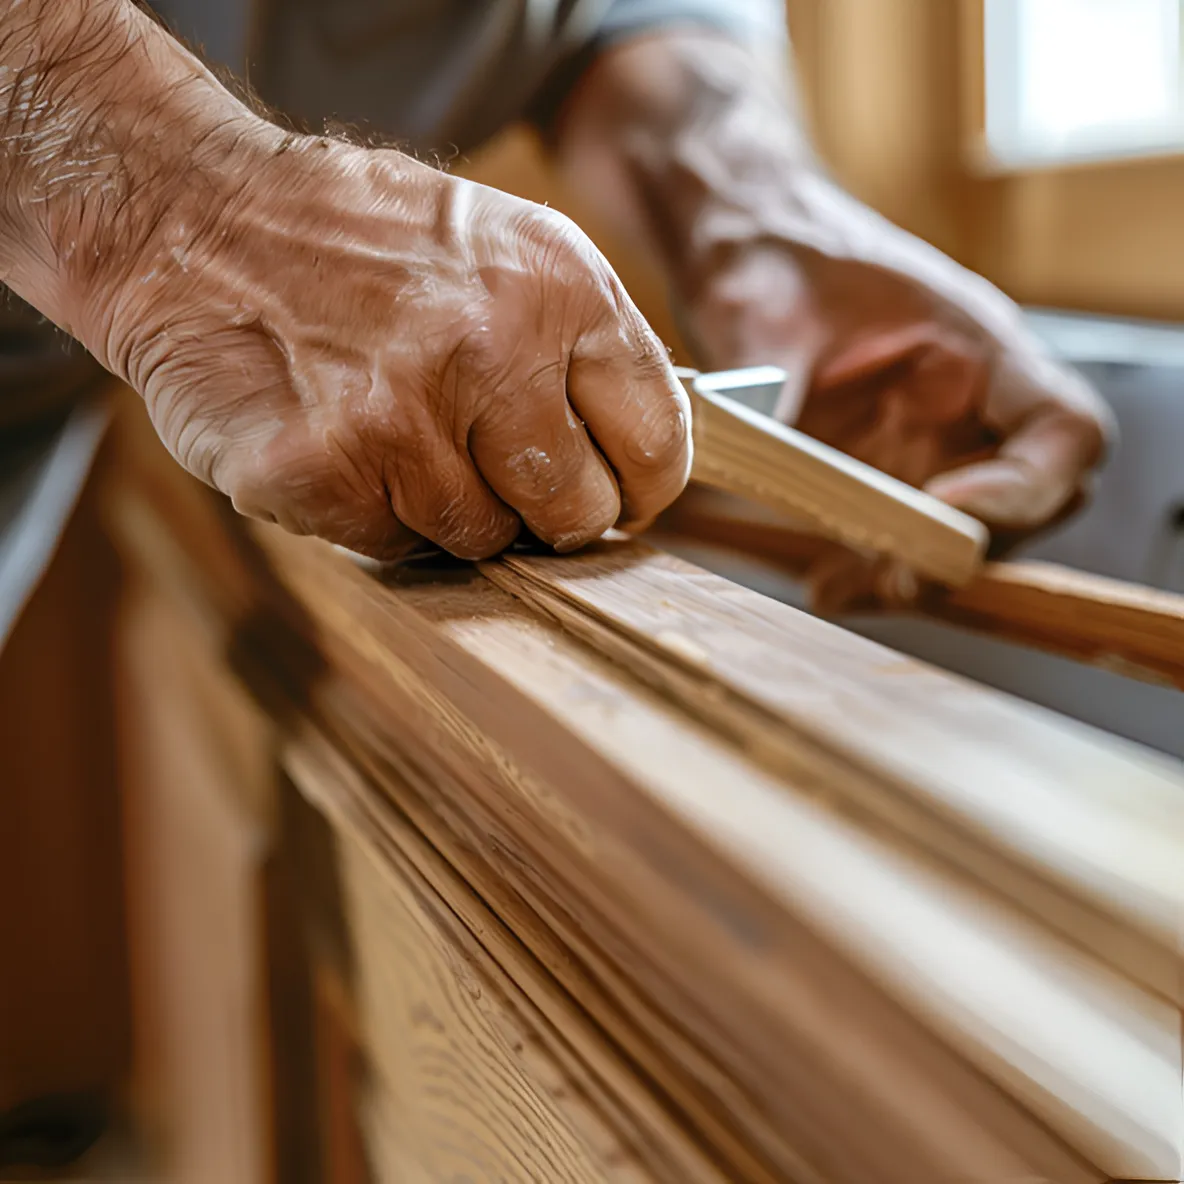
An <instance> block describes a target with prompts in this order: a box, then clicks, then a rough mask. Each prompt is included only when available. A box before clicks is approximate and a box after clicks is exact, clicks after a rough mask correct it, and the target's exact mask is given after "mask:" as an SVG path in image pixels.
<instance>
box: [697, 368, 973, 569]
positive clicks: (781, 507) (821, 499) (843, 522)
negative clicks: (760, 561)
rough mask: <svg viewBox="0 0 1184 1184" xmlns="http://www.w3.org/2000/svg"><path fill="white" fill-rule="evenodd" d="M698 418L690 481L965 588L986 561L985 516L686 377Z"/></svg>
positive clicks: (813, 530)
mask: <svg viewBox="0 0 1184 1184" xmlns="http://www.w3.org/2000/svg"><path fill="white" fill-rule="evenodd" d="M687 387H688V391H689V394H690V397H691V403H692V413H693V422H694V440H695V460H694V466H693V468H692V470H691V480H692V481H695V482H697V483H698V484H700V485H704V486H707V487H708V488H711V489H717V490H720V491H721V492H723V493H730V494H735V495H737V496H740V497H745V498H748V499H750V500H752V501H755V502H759V503H760V504H761V505H764V506H766V507H767V508H769V509H771V510H776V511H779V512H783V513H785V514H788V515H790V516H791V517H793V518H795V519H798V520H799V521H801V522H802V523H803V525H804V527H805V528H807V529H809V530H811V531H812V532H814V533H816V534H820V535H823V536H825V537H826V538H830V539H835V540H837V541H839V542H842V543H846V544H847V545H848V546H852V547H856V548H859V549H862V550H871V551H876V552H879V553H881V554H884V555H890V556H892V557H894V558H896V559H899V560H901V561H902V562H904V563H906V564H907V565H908V566H909V567H910V568H912V569H913V570H914V571H916V572H917V573H918V574H920V575H923V576H927V577H929V578H930V579H933V580H936V581H938V582H940V583H942V584H945V585H947V586H950V587H960V586H962V585H963V584H966V583H967V582H968V581H969V580H971V579H972V578H973V576H974V575H975V573H976V572H977V571H978V569H979V567H980V566H981V565H982V561H983V556H984V554H985V552H986V547H987V541H988V533H987V529H986V527H985V526H983V524H982V523H981V522H978V521H977V520H976V519H974V518H971V517H970V516H969V515H967V514H963V513H961V512H960V511H959V510H955V509H954V508H953V507H951V506H947V505H946V504H945V503H944V502H941V501H939V500H938V499H937V498H934V497H930V496H929V495H928V494H926V493H922V492H921V491H920V490H919V489H914V488H913V487H912V486H911V485H906V484H905V483H904V482H903V481H897V480H896V478H894V477H889V476H888V475H887V474H886V473H882V472H880V471H879V470H878V469H875V468H872V466H871V465H866V464H864V463H863V462H862V461H858V460H855V459H854V458H853V457H850V456H848V455H847V454H846V453H843V452H839V451H838V449H835V448H831V447H829V446H828V445H826V444H823V443H821V442H820V441H818V440H815V439H814V438H813V437H811V436H807V435H805V434H804V433H802V432H798V431H795V430H794V429H793V428H788V427H785V426H784V425H782V424H780V423H778V422H777V421H776V420H773V419H770V418H769V417H768V416H764V415H760V414H759V413H757V412H755V411H752V410H750V409H749V408H747V407H745V406H743V405H742V404H740V403H737V402H735V401H733V400H731V399H728V398H725V397H721V396H719V395H715V394H712V393H711V392H709V391H703V390H699V389H696V388H695V386H694V385H693V383H691V382H688V383H687Z"/></svg>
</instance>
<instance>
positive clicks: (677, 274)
mask: <svg viewBox="0 0 1184 1184" xmlns="http://www.w3.org/2000/svg"><path fill="white" fill-rule="evenodd" d="M778 59H781V55H780V54H778ZM556 142H557V149H558V154H559V157H560V160H561V162H562V163H563V165H564V166H565V168H567V169H568V170H569V171H570V172H571V173H572V175H573V176H574V177H575V179H576V180H577V182H578V184H579V186H580V188H581V191H584V192H590V193H591V196H592V197H593V198H594V199H595V200H597V201H598V202H599V203H600V204H602V205H605V206H607V207H608V209H609V210H610V212H612V213H613V214H615V216H616V218H617V219H618V220H619V221H621V222H622V223H623V224H624V226H625V228H626V229H628V230H630V231H632V232H634V233H636V234H640V235H643V236H644V237H645V239H646V240H647V241H648V242H649V244H650V245H651V246H652V247H653V248H655V249H656V250H657V251H658V253H659V254H660V256H661V257H662V260H663V262H664V264H665V265H666V266H667V268H668V269H669V270H670V272H671V274H672V278H673V279H674V281H675V284H676V287H677V288H678V289H679V291H680V292H681V293H682V294H683V295H689V294H691V293H693V291H694V290H695V289H696V287H697V286H698V285H699V284H700V283H701V282H702V280H703V278H704V277H705V276H706V275H708V274H710V273H713V272H715V271H716V270H717V269H718V268H719V267H720V266H721V264H723V263H725V262H726V260H727V259H728V258H729V257H730V256H732V255H734V254H735V253H736V252H739V251H743V250H744V249H745V248H747V247H751V246H755V245H759V244H761V243H763V242H766V241H768V240H769V239H772V238H785V237H786V236H789V235H793V236H798V235H801V234H805V235H807V236H809V233H810V230H809V227H808V225H807V222H808V221H809V215H810V206H811V204H812V203H813V201H815V200H816V196H815V194H814V192H813V190H814V183H815V181H816V179H817V178H818V177H819V168H818V164H817V161H816V158H815V156H814V154H813V151H812V149H811V147H810V145H809V141H808V139H807V136H806V134H805V132H804V129H803V127H802V121H801V118H800V114H799V108H798V105H797V102H796V96H795V95H794V88H793V84H792V80H791V79H790V77H789V65H788V61H786V60H783V59H781V60H777V59H771V58H765V57H762V56H761V55H760V53H759V52H758V51H757V50H756V49H755V48H750V47H747V46H744V45H741V44H738V43H736V42H734V41H731V40H728V39H727V38H725V37H723V36H721V35H716V34H710V33H701V32H691V31H685V30H683V31H671V32H669V33H661V34H656V35H654V36H650V37H642V38H638V39H636V40H635V41H632V42H629V43H626V44H624V45H622V46H620V47H617V48H614V49H612V50H610V51H608V52H607V53H605V54H604V55H602V57H601V58H600V59H599V60H598V61H597V62H596V63H595V64H594V65H593V66H592V67H591V68H590V69H589V71H588V72H587V74H586V75H585V77H584V78H583V79H582V80H581V82H580V84H579V85H578V87H577V88H576V90H575V92H574V93H573V94H572V96H571V97H570V99H569V101H568V103H567V104H566V106H565V108H564V110H563V111H562V113H561V116H560V120H559V123H558V126H557V136H556Z"/></svg>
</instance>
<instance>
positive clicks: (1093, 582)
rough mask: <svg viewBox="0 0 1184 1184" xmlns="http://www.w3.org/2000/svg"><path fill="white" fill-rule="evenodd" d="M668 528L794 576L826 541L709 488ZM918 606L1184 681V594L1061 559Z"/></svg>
mask: <svg viewBox="0 0 1184 1184" xmlns="http://www.w3.org/2000/svg"><path fill="white" fill-rule="evenodd" d="M661 531H662V532H664V533H665V534H666V535H669V536H672V537H673V538H683V539H690V540H693V541H695V542H697V543H705V544H707V545H708V546H710V547H713V548H718V549H719V550H721V551H723V552H725V553H728V554H739V555H744V556H746V557H749V558H752V559H755V560H757V561H758V562H760V563H763V564H767V565H769V566H771V567H773V568H775V569H777V570H779V571H785V572H787V573H788V574H789V575H791V576H792V577H794V578H795V579H801V578H802V577H804V576H805V575H806V573H807V571H808V569H809V566H810V563H811V562H812V561H813V560H814V559H816V558H817V557H818V556H819V555H820V553H821V550H822V548H824V547H825V546H826V545H827V544H826V542H825V541H824V540H821V539H819V538H817V537H815V536H811V535H809V534H803V533H801V532H800V530H798V529H796V528H794V527H791V526H790V525H789V524H788V523H787V522H786V521H785V520H784V518H782V519H781V520H777V519H775V518H770V517H769V516H764V517H762V516H760V515H759V514H754V513H753V512H752V510H751V508H749V507H745V506H743V504H742V503H735V504H729V503H722V504H721V503H720V502H719V501H718V499H714V498H710V497H708V496H705V495H699V496H693V495H692V496H685V497H684V498H683V499H681V500H680V501H679V502H678V503H677V504H676V505H675V506H674V507H673V508H672V509H671V510H670V511H669V512H668V514H667V515H666V516H665V518H664V520H663V521H662V523H661ZM661 537H662V535H661V534H660V535H659V536H658V538H659V540H660V538H661ZM918 608H919V611H922V612H924V613H926V614H927V615H929V616H932V617H935V618H937V619H939V620H944V621H947V622H949V623H951V624H954V625H960V626H963V627H964V628H968V629H975V630H978V631H980V632H983V633H988V634H990V635H991V636H992V637H996V638H998V639H999V640H1000V641H1010V642H1015V643H1017V644H1020V645H1029V646H1033V647H1035V648H1037V649H1042V650H1047V651H1049V652H1051V653H1055V654H1059V655H1061V656H1063V657H1067V658H1073V659H1076V660H1078V661H1082V662H1088V663H1090V664H1092V665H1096V666H1102V667H1105V668H1107V669H1111V670H1114V671H1116V672H1118V673H1121V674H1125V675H1127V676H1129V677H1131V678H1137V679H1141V680H1143V681H1146V682H1155V683H1166V684H1168V685H1171V686H1176V687H1180V688H1181V689H1184V596H1180V595H1177V594H1174V593H1170V592H1162V591H1158V590H1156V589H1152V588H1147V587H1144V586H1142V585H1138V584H1130V583H1126V582H1124V581H1121V580H1111V579H1107V578H1105V577H1103V576H1096V575H1092V574H1090V573H1088V572H1082V571H1075V570H1073V569H1071V568H1066V567H1062V566H1060V565H1058V564H1052V563H1039V562H1034V561H1015V560H1012V561H1008V562H1003V563H988V564H985V565H984V566H983V567H982V568H981V569H980V570H979V572H978V574H977V575H976V577H975V579H974V580H972V581H971V582H970V583H968V584H967V585H966V586H965V587H962V588H959V589H956V590H954V591H952V592H947V593H939V592H934V593H933V594H931V595H929V596H927V597H926V598H925V599H923V601H922V602H921V604H920V605H919V606H918Z"/></svg>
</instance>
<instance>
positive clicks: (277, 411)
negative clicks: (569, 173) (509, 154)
mask: <svg viewBox="0 0 1184 1184" xmlns="http://www.w3.org/2000/svg"><path fill="white" fill-rule="evenodd" d="M116 309H117V311H116V313H115V315H114V316H113V320H112V324H111V326H110V329H109V332H108V338H107V339H108V340H109V341H110V342H111V347H110V353H109V354H108V356H107V357H104V358H103V359H102V360H103V361H104V362H105V363H106V364H108V365H109V366H110V367H111V368H112V369H114V370H115V371H116V372H117V373H121V374H125V375H126V376H127V377H128V378H129V380H130V381H131V383H132V385H133V386H134V387H135V388H136V389H137V390H138V391H140V392H141V393H142V394H143V396H144V399H145V402H146V404H147V406H148V410H149V412H150V414H151V416H152V421H153V423H154V424H155V425H156V428H157V430H158V432H159V433H160V435H161V438H162V439H163V440H164V442H165V443H166V445H167V446H168V447H169V449H170V451H171V452H172V453H173V455H174V456H175V457H176V458H177V459H178V460H179V461H180V462H181V463H182V464H183V465H184V466H185V467H186V468H188V469H189V470H190V471H191V472H193V473H195V474H196V475H197V476H199V477H201V478H202V479H203V480H205V481H208V482H209V483H210V484H212V485H214V486H216V487H217V488H219V489H221V490H223V491H224V492H225V493H227V494H229V495H230V497H231V498H232V499H233V501H234V504H235V506H236V507H237V508H238V510H239V511H240V512H242V513H244V514H247V515H250V516H252V517H255V518H260V519H264V520H269V521H276V522H278V523H280V524H281V525H282V526H284V527H285V528H286V529H288V530H290V531H294V532H296V533H300V534H316V535H319V536H321V537H323V538H326V539H329V540H331V541H333V542H335V543H338V544H341V545H343V546H346V547H349V548H350V549H352V550H354V551H358V552H362V553H364V554H367V555H371V556H374V557H378V558H383V557H389V556H391V555H394V554H397V553H398V551H399V550H400V549H402V548H403V547H404V546H405V545H406V542H407V531H408V530H410V531H413V532H416V533H417V534H419V535H423V536H426V537H427V538H429V539H431V540H432V541H434V542H436V543H438V544H439V545H440V546H442V547H444V548H446V549H447V550H449V551H451V552H453V553H454V554H456V555H459V556H462V557H467V558H477V557H483V556H488V555H491V554H494V553H495V552H497V551H500V550H501V549H503V548H504V547H506V546H507V545H509V544H510V543H511V542H512V541H513V540H514V538H515V536H516V535H517V534H518V532H519V530H520V527H521V525H522V523H525V524H526V526H527V527H529V528H530V530H531V531H532V532H533V533H534V534H535V535H537V536H538V537H539V538H541V539H542V540H544V541H545V542H548V543H551V544H553V545H555V546H556V547H557V548H560V549H570V548H572V547H575V546H578V545H580V544H582V543H586V542H588V541H589V540H591V539H594V538H596V537H598V536H599V535H600V534H602V533H603V532H604V531H605V530H607V529H609V528H610V527H612V526H613V525H614V524H617V523H621V524H623V525H626V526H628V525H630V524H635V523H638V522H643V521H644V520H646V519H649V518H651V517H652V516H653V515H655V514H656V513H657V512H658V511H659V510H661V509H662V508H664V507H665V506H666V505H667V504H668V503H669V502H670V501H671V500H672V499H673V498H674V497H675V496H676V495H677V494H678V492H679V491H680V490H681V489H682V487H683V485H684V483H685V481H686V478H687V475H688V470H689V430H688V420H687V414H688V413H687V407H686V404H685V397H684V395H683V393H682V391H681V388H680V387H679V385H678V383H677V380H676V379H675V377H674V375H673V372H672V370H671V368H670V365H669V362H668V361H667V359H666V356H665V353H664V351H663V349H662V348H661V345H660V343H659V342H658V341H657V339H656V338H655V337H654V336H653V334H652V333H651V331H650V330H649V329H648V327H647V326H646V324H645V322H644V320H643V319H642V318H641V316H640V314H639V313H638V312H637V310H636V308H635V307H634V306H633V304H632V303H631V302H630V300H629V298H628V297H627V296H626V294H625V292H624V290H623V289H622V287H621V285H620V283H619V281H618V280H617V278H616V277H615V275H614V274H613V273H612V271H611V269H610V268H609V266H608V264H607V263H606V262H605V261H604V260H603V258H602V257H601V256H600V254H599V253H598V252H597V251H596V249H595V248H594V247H593V246H592V244H591V243H590V242H589V240H588V239H587V238H586V237H585V236H584V235H583V234H582V233H581V232H580V231H579V230H578V229H577V228H576V227H575V226H574V224H572V223H571V222H569V221H568V220H567V219H565V218H564V217H563V216H562V215H559V214H556V213H553V212H552V211H549V210H546V209H543V208H541V207H538V206H535V205H532V204H530V203H528V202H524V201H520V200H518V199H515V198H512V197H509V196H507V195H505V194H502V193H499V192H497V191H495V190H491V189H487V188H484V187H482V186H478V185H475V184H472V183H470V182H466V181H463V180H458V179H456V178H451V177H447V176H444V175H442V174H440V173H438V172H436V171H434V170H431V169H428V168H426V167H424V166H421V165H418V164H416V163H414V162H412V161H410V160H408V159H407V158H405V157H403V156H401V155H399V154H396V153H392V152H384V151H372V150H367V149H361V148H357V147H353V146H349V145H345V144H339V143H334V142H328V141H319V142H316V143H315V144H313V145H312V146H311V147H306V148H302V149H301V150H294V151H290V152H287V153H284V154H282V155H280V156H277V157H275V158H274V159H272V160H271V161H270V162H269V163H268V164H267V165H266V166H265V167H264V168H263V169H262V170H260V171H259V172H258V173H257V174H256V175H255V177H254V178H253V179H252V180H251V182H250V183H249V184H248V185H247V186H245V187H244V188H243V189H242V191H241V192H239V193H238V194H237V195H236V196H235V198H234V200H233V201H231V202H230V203H228V204H227V205H226V206H225V207H224V208H222V209H221V210H219V211H218V212H217V214H216V216H214V217H213V218H212V219H209V220H208V221H207V222H206V223H205V224H199V225H196V226H195V225H193V224H192V223H191V222H189V221H172V222H170V223H168V224H166V225H165V226H164V227H162V230H161V232H160V234H159V235H158V236H157V238H156V239H155V240H154V241H153V242H152V243H150V244H149V246H148V249H147V250H146V252H145V257H144V258H142V259H140V260H139V261H138V266H137V269H136V270H134V271H133V272H132V273H131V274H130V275H129V276H128V279H127V281H126V282H125V283H124V285H123V286H122V289H121V299H120V300H119V301H118V302H117V304H116ZM404 528H406V529H404Z"/></svg>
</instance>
